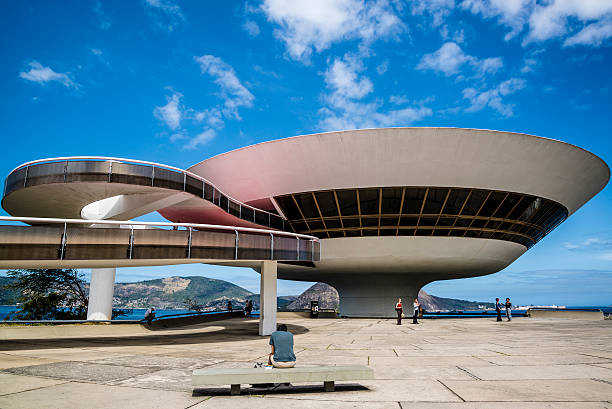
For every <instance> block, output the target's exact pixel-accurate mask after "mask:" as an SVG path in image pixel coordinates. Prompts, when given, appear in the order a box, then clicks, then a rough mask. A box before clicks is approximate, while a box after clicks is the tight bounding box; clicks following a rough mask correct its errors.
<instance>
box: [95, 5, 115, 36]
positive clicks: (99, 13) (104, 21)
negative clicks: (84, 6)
mask: <svg viewBox="0 0 612 409" xmlns="http://www.w3.org/2000/svg"><path fill="white" fill-rule="evenodd" d="M93 11H94V13H95V15H96V17H97V18H98V26H99V27H100V28H101V29H102V30H108V29H110V28H111V26H112V25H113V21H112V20H111V19H110V18H109V17H108V16H107V15H106V13H105V12H104V9H103V8H102V2H100V1H99V0H98V1H96V3H95V5H94V9H93Z"/></svg>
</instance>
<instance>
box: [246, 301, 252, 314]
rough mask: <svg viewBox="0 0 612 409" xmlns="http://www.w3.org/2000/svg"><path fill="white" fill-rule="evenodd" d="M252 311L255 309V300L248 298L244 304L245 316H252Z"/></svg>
mask: <svg viewBox="0 0 612 409" xmlns="http://www.w3.org/2000/svg"><path fill="white" fill-rule="evenodd" d="M252 311H253V302H252V301H251V300H247V302H246V305H245V306H244V316H245V317H250V316H251V312H252Z"/></svg>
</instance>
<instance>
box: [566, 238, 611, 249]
mask: <svg viewBox="0 0 612 409" xmlns="http://www.w3.org/2000/svg"><path fill="white" fill-rule="evenodd" d="M563 247H564V248H565V249H567V250H580V251H586V250H596V251H597V250H612V240H608V239H603V238H601V237H589V238H587V239H584V240H583V241H581V242H579V243H571V242H566V243H565V244H563Z"/></svg>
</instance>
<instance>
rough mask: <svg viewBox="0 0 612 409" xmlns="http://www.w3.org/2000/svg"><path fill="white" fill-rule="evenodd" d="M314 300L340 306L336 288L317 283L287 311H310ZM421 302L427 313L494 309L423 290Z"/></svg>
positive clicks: (322, 304)
mask: <svg viewBox="0 0 612 409" xmlns="http://www.w3.org/2000/svg"><path fill="white" fill-rule="evenodd" d="M314 300H318V301H319V308H320V309H336V308H337V306H338V305H339V304H340V298H339V296H338V291H336V289H335V288H334V287H332V286H330V285H328V284H325V283H316V284H315V285H313V286H312V287H310V288H309V289H307V290H306V291H304V292H303V293H302V294H301V295H300V296H298V297H297V298H296V300H295V301H293V302H292V303H291V304H289V305H288V306H287V309H288V310H304V309H310V301H314ZM404 302H405V303H407V302H406V300H404ZM419 302H420V303H421V305H422V306H423V308H424V309H425V310H427V311H445V310H451V311H452V310H465V309H478V306H479V305H484V306H486V307H488V308H492V307H493V303H486V302H478V301H465V300H455V299H453V298H442V297H436V296H435V295H429V294H427V293H426V292H425V291H423V290H421V291H420V292H419ZM410 305H412V300H410Z"/></svg>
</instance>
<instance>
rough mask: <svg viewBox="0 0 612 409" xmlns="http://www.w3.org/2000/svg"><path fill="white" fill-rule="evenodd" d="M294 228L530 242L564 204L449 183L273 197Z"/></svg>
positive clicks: (562, 214) (320, 233)
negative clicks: (441, 185)
mask: <svg viewBox="0 0 612 409" xmlns="http://www.w3.org/2000/svg"><path fill="white" fill-rule="evenodd" d="M275 200H276V202H277V203H278V205H279V206H280V208H281V210H282V211H283V213H284V214H285V216H286V217H287V219H288V221H289V224H290V225H291V227H292V228H293V230H294V231H295V232H296V233H306V234H311V235H314V236H317V237H319V238H334V237H357V236H454V237H476V238H488V239H497V240H506V241H512V242H516V243H520V244H523V245H524V246H526V247H527V248H529V247H531V246H533V245H534V244H535V243H537V242H538V241H539V240H541V239H542V238H543V237H544V236H545V235H546V234H548V233H549V232H550V231H551V230H553V229H554V228H555V227H556V226H558V225H559V224H560V223H561V222H563V221H564V220H565V219H566V218H567V215H568V211H567V209H566V208H565V207H564V206H562V205H561V204H559V203H557V202H554V201H552V200H549V199H544V198H541V197H536V196H532V195H526V194H521V193H513V192H504V191H497V190H485V189H468V188H448V187H382V188H364V189H338V190H326V191H315V192H303V193H294V194H289V195H283V196H278V197H275Z"/></svg>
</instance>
